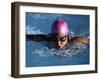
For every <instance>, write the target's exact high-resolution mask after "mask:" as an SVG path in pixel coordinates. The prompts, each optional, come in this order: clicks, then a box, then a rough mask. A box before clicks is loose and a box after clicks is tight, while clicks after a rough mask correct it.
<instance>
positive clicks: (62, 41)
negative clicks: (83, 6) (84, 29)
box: [26, 33, 89, 49]
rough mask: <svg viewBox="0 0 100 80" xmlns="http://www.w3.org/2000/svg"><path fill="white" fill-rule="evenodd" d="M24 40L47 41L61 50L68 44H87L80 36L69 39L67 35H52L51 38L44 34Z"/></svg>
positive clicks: (84, 38)
mask: <svg viewBox="0 0 100 80" xmlns="http://www.w3.org/2000/svg"><path fill="white" fill-rule="evenodd" d="M26 39H29V40H33V41H39V42H40V41H47V42H52V43H53V45H54V46H55V48H57V49H63V48H64V47H65V46H66V45H68V44H70V43H79V44H86V43H89V39H88V38H86V37H82V36H76V37H73V38H69V35H66V34H64V33H54V34H53V35H52V36H50V37H47V35H44V34H37V35H26Z"/></svg>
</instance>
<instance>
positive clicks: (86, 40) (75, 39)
mask: <svg viewBox="0 0 100 80" xmlns="http://www.w3.org/2000/svg"><path fill="white" fill-rule="evenodd" d="M69 42H70V43H73V42H74V43H81V44H86V43H89V38H87V37H82V36H78V37H73V38H71V39H70V40H69Z"/></svg>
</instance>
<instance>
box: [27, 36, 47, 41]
mask: <svg viewBox="0 0 100 80" xmlns="http://www.w3.org/2000/svg"><path fill="white" fill-rule="evenodd" d="M26 39H28V40H32V41H38V42H40V41H47V37H46V35H44V34H36V35H32V34H27V35H26Z"/></svg>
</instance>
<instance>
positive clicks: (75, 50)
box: [26, 26, 87, 57]
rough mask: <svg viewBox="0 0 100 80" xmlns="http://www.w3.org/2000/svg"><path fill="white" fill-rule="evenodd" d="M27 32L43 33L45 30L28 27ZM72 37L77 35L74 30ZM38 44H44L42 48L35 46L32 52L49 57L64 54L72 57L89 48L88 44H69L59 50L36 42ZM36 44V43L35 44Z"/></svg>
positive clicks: (71, 32) (71, 33)
mask: <svg viewBox="0 0 100 80" xmlns="http://www.w3.org/2000/svg"><path fill="white" fill-rule="evenodd" d="M86 33H87V32H84V33H82V34H80V35H83V34H86ZM26 34H43V32H41V31H40V29H36V28H35V27H30V26H27V27H26ZM70 35H71V37H74V36H76V35H75V33H74V32H73V31H70ZM36 45H37V46H40V45H42V48H35V50H34V51H33V52H32V54H33V55H34V54H36V55H39V56H41V57H48V56H55V55H56V56H63V57H72V56H73V55H77V54H79V53H81V52H83V51H85V50H86V49H87V45H86V44H72V45H70V46H68V47H67V48H65V49H62V50H58V49H55V48H51V49H50V48H48V47H47V46H45V45H43V44H42V43H41V44H39V45H38V44H36ZM34 46H35V45H34Z"/></svg>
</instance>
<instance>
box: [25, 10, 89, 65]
mask: <svg viewBox="0 0 100 80" xmlns="http://www.w3.org/2000/svg"><path fill="white" fill-rule="evenodd" d="M58 18H62V19H64V20H65V21H68V22H69V30H70V35H71V36H72V37H74V36H85V37H89V16H88V15H70V14H49V13H31V12H26V34H48V33H49V32H50V28H51V24H52V23H53V21H54V20H56V19H58ZM82 64H89V44H72V45H70V46H68V47H67V48H66V47H65V48H64V49H61V50H57V49H55V48H53V47H50V45H49V43H48V42H34V41H29V40H26V67H39V66H40V67H41V66H61V65H82Z"/></svg>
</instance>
